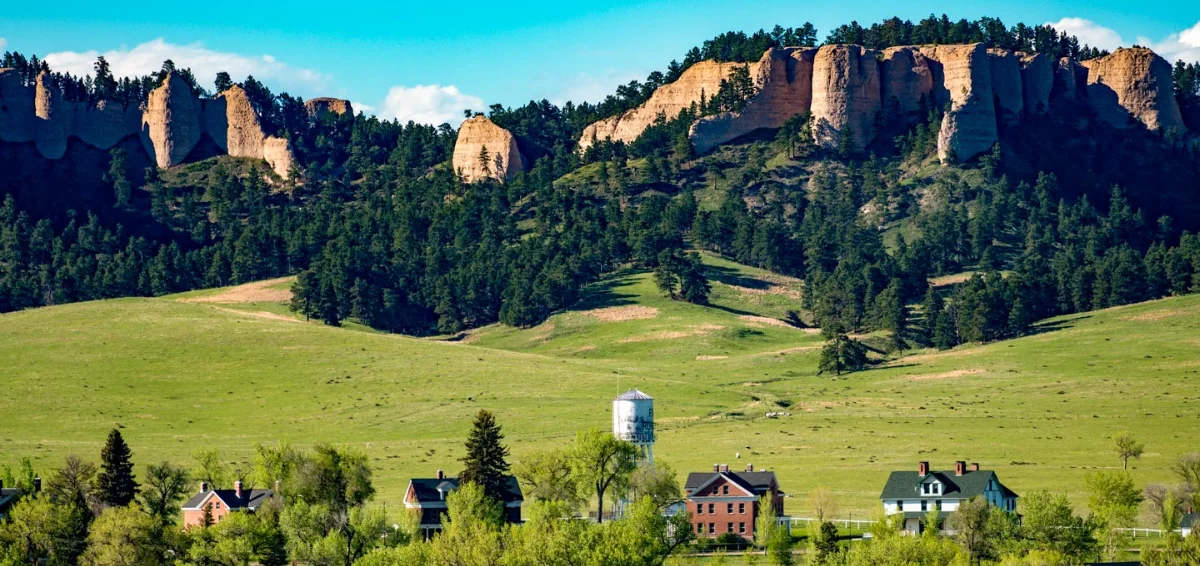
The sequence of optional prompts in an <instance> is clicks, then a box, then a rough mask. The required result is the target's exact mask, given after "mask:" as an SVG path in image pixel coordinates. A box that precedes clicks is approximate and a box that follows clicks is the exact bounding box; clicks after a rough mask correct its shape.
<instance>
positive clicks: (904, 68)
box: [879, 47, 933, 123]
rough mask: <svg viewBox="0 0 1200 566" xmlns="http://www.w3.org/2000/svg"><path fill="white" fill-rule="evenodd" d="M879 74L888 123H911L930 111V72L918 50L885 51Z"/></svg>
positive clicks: (890, 48)
mask: <svg viewBox="0 0 1200 566" xmlns="http://www.w3.org/2000/svg"><path fill="white" fill-rule="evenodd" d="M879 73H880V77H881V81H882V83H883V84H882V95H881V96H882V104H883V111H884V114H885V115H886V117H887V118H888V119H889V120H895V121H900V122H909V123H912V122H914V121H919V120H921V119H923V118H924V117H925V116H923V115H922V114H923V113H925V112H928V111H929V110H930V109H931V108H933V70H932V69H930V68H929V62H928V61H926V60H925V55H923V54H922V53H921V51H920V50H918V49H916V48H914V47H889V48H888V49H885V50H884V51H883V60H882V61H881V62H880V66H879Z"/></svg>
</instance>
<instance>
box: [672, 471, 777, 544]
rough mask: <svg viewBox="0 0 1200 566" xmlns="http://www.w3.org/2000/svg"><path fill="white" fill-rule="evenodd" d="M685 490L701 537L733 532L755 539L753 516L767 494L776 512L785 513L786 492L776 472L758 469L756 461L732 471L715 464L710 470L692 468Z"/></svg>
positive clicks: (694, 526)
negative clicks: (756, 468)
mask: <svg viewBox="0 0 1200 566" xmlns="http://www.w3.org/2000/svg"><path fill="white" fill-rule="evenodd" d="M684 494H685V496H686V498H687V501H686V504H687V510H688V512H689V513H691V514H692V528H693V529H695V532H696V536H698V537H714V538H715V537H718V536H721V535H723V534H725V533H733V534H734V535H737V536H739V537H742V538H745V539H753V538H754V519H755V517H757V516H758V506H759V499H760V498H762V497H763V496H764V495H768V496H770V497H769V499H770V501H771V506H772V507H773V508H774V511H775V515H782V514H783V492H782V491H780V490H779V482H778V480H776V478H775V472H767V471H760V472H756V471H754V465H753V464H751V465H749V466H746V471H744V472H731V471H729V466H727V465H715V464H714V465H713V471H711V472H692V473H690V474H688V477H687V483H686V484H684Z"/></svg>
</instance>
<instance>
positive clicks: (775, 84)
mask: <svg viewBox="0 0 1200 566" xmlns="http://www.w3.org/2000/svg"><path fill="white" fill-rule="evenodd" d="M816 54H817V50H816V49H815V48H811V47H785V48H772V49H768V50H767V52H766V53H764V54H763V56H762V59H760V60H759V62H758V65H757V67H758V68H757V75H755V77H754V86H755V89H756V90H757V94H755V95H754V97H753V98H751V99H750V100H749V101H747V103H746V107H745V108H743V109H742V111H741V112H723V113H721V114H717V115H715V116H705V117H704V118H701V119H699V120H697V121H696V123H695V124H692V127H691V129H690V130H689V132H688V137H689V139H691V141H692V146H693V147H694V148H695V150H696V152H697V153H706V152H708V151H709V150H711V149H712V148H714V147H716V146H718V145H720V144H723V143H725V142H728V141H731V140H734V139H736V138H739V137H741V136H744V135H746V134H749V133H751V132H753V131H755V130H759V129H775V128H779V127H781V126H783V124H784V122H787V121H788V120H789V119H791V118H792V117H793V116H799V115H801V114H804V113H806V112H808V111H809V110H810V109H811V107H812V72H813V60H814V58H815V57H816Z"/></svg>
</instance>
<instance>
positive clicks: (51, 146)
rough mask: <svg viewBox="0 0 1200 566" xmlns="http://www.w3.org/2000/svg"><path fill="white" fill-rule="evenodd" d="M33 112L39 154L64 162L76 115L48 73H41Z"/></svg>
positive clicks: (35, 89) (34, 131)
mask: <svg viewBox="0 0 1200 566" xmlns="http://www.w3.org/2000/svg"><path fill="white" fill-rule="evenodd" d="M33 109H34V110H33V115H34V118H35V120H34V123H33V142H34V144H35V145H36V146H37V150H38V152H39V153H41V154H42V155H44V156H46V158H47V159H62V156H63V155H65V154H66V153H67V136H69V135H70V133H71V122H72V120H73V118H74V117H75V116H74V114H75V113H74V111H73V109H72V108H70V106H69V105H68V104H67V102H66V101H64V100H63V97H62V94H61V93H60V92H59V91H58V87H57V86H55V85H54V83H53V81H52V80H51V77H50V74H49V73H46V72H45V71H42V72H41V73H38V76H37V82H35V83H34V98H33Z"/></svg>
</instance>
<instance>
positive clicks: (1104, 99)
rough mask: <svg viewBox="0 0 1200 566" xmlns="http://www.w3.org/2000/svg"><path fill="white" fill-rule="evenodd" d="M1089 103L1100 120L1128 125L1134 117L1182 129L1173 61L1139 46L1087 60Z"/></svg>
mask: <svg viewBox="0 0 1200 566" xmlns="http://www.w3.org/2000/svg"><path fill="white" fill-rule="evenodd" d="M1083 67H1084V68H1085V69H1086V70H1087V98H1088V103H1089V104H1090V105H1091V106H1092V108H1094V109H1095V110H1096V113H1097V114H1098V115H1099V117H1100V119H1101V120H1104V121H1106V122H1108V123H1109V124H1112V125H1113V126H1115V127H1117V128H1127V127H1129V126H1130V125H1131V124H1134V123H1136V122H1134V121H1135V120H1136V121H1137V122H1141V123H1142V124H1145V126H1146V127H1147V128H1149V129H1151V130H1157V129H1159V128H1162V129H1164V130H1168V129H1176V130H1178V131H1181V132H1182V131H1183V130H1184V126H1183V117H1182V116H1181V115H1180V113H1179V105H1178V103H1177V102H1176V101H1175V94H1174V88H1173V86H1172V84H1173V83H1172V81H1173V78H1172V73H1171V64H1170V63H1168V62H1167V61H1166V60H1165V59H1163V58H1162V57H1159V56H1158V55H1155V54H1154V52H1153V51H1150V50H1149V49H1145V48H1141V47H1137V48H1132V49H1118V50H1117V51H1116V52H1114V53H1112V54H1110V55H1107V56H1104V57H1099V58H1096V59H1092V60H1090V61H1084V62H1083Z"/></svg>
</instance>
